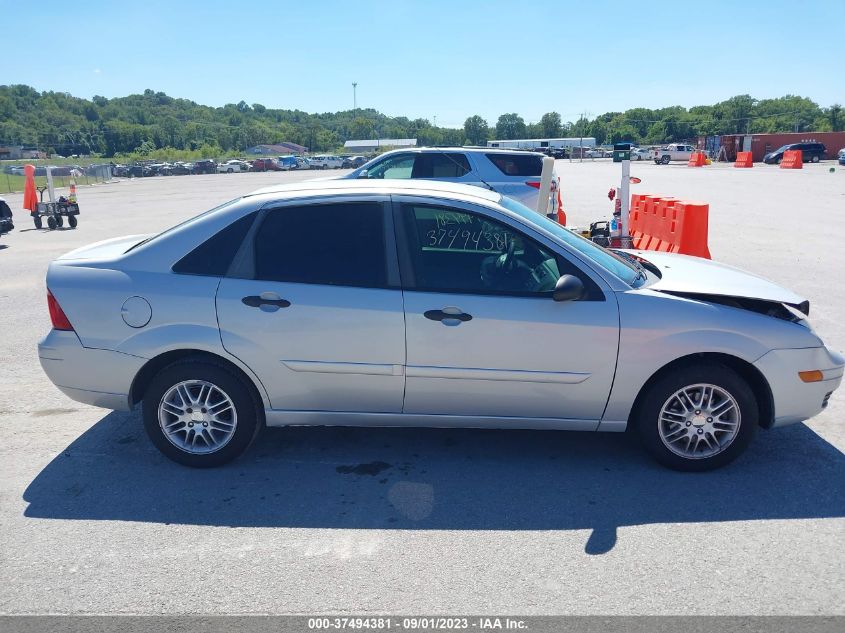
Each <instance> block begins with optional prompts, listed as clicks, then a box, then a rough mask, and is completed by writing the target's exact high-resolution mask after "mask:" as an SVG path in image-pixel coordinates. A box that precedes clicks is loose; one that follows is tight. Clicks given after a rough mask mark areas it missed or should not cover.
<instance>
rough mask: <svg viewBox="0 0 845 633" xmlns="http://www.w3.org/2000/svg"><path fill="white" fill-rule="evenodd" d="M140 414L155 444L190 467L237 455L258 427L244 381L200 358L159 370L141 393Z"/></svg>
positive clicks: (215, 463)
mask: <svg viewBox="0 0 845 633" xmlns="http://www.w3.org/2000/svg"><path fill="white" fill-rule="evenodd" d="M143 417H144V428H145V429H146V431H147V435H149V437H150V439H151V440H152V442H153V444H155V446H156V448H158V449H159V450H160V451H161V452H162V453H164V455H165V456H167V457H169V458H170V459H172V460H173V461H175V462H178V463H180V464H183V465H185V466H192V467H194V468H209V467H214V466H221V465H223V464H225V463H227V462H230V461H232V460H233V459H235V458H237V457H239V456H240V455H241V454H242V453H243V452H244V451H246V449H247V448H249V446H250V444H251V443H252V441H253V439H254V438H255V437H256V436H257V435H258V431H259V430H260V429H261V428H262V427H263V418H262V417H261V413H260V411H259V408H258V405H257V403H256V402H255V400H254V399H253V397H252V394H251V393H250V390H249V388H248V386H247V385H246V384H244V381H243V380H242V379H241V378H240V377H238V376H236V375H234V374H233V373H231V372H230V371H229V370H227V369H226V368H224V367H223V366H221V365H217V364H215V363H213V362H210V361H207V360H204V359H195V360H192V359H188V360H183V361H178V362H175V363H173V364H171V365H168V366H167V367H165V368H164V369H162V370H161V371H159V373H158V374H156V376H155V377H154V378H153V380H152V381H151V383H150V385H149V387H148V388H147V391H146V393H145V394H144V400H143Z"/></svg>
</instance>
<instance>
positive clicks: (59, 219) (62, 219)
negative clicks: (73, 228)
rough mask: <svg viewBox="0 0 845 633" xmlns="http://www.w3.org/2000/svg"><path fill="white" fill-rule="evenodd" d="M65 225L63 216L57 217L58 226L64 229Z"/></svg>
mask: <svg viewBox="0 0 845 633" xmlns="http://www.w3.org/2000/svg"><path fill="white" fill-rule="evenodd" d="M64 225H65V219H64V218H63V217H62V216H60V215H57V216H56V226H58V227H63V226H64Z"/></svg>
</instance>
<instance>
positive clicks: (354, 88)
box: [352, 81, 358, 112]
mask: <svg viewBox="0 0 845 633" xmlns="http://www.w3.org/2000/svg"><path fill="white" fill-rule="evenodd" d="M357 109H358V82H357V81H353V82H352V111H353V112H355V111H356V110H357Z"/></svg>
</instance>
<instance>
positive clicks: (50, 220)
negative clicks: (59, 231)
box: [47, 215, 56, 231]
mask: <svg viewBox="0 0 845 633" xmlns="http://www.w3.org/2000/svg"><path fill="white" fill-rule="evenodd" d="M47 226H48V227H49V228H50V230H51V231H52V230H53V229H55V228H56V218H54V217H53V216H52V215H51V216H50V217H49V218H47Z"/></svg>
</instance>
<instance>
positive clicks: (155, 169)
mask: <svg viewBox="0 0 845 633" xmlns="http://www.w3.org/2000/svg"><path fill="white" fill-rule="evenodd" d="M147 168H148V169H149V172H150V175H151V176H172V175H173V165H171V164H170V163H153V164H152V165H148V166H147Z"/></svg>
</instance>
